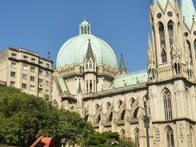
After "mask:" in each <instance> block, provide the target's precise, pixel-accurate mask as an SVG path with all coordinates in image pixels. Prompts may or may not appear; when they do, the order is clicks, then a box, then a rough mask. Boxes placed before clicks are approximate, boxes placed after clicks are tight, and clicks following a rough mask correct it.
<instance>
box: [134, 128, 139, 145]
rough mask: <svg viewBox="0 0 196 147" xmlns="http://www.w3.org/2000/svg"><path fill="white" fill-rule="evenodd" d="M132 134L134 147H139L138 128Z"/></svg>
mask: <svg viewBox="0 0 196 147" xmlns="http://www.w3.org/2000/svg"><path fill="white" fill-rule="evenodd" d="M134 134H135V146H136V147H139V146H140V143H139V129H138V128H136V129H135V130H134Z"/></svg>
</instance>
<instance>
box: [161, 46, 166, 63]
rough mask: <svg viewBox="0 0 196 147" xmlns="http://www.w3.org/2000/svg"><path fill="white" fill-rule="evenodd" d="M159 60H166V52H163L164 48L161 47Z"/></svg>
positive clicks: (163, 61)
mask: <svg viewBox="0 0 196 147" xmlns="http://www.w3.org/2000/svg"><path fill="white" fill-rule="evenodd" d="M161 60H162V63H165V62H167V54H166V52H165V49H164V48H162V52H161Z"/></svg>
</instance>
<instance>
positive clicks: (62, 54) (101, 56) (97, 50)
mask: <svg viewBox="0 0 196 147" xmlns="http://www.w3.org/2000/svg"><path fill="white" fill-rule="evenodd" d="M89 39H90V43H91V48H92V51H93V54H94V55H95V58H96V61H97V64H104V65H110V66H111V67H113V68H116V69H117V60H116V56H115V53H114V51H113V50H112V48H111V47H110V46H109V45H108V44H107V43H106V42H105V41H104V40H102V39H100V38H98V37H96V36H94V35H92V34H91V26H90V24H89V23H88V22H87V21H84V22H82V23H81V24H80V30H79V35H78V36H76V37H73V38H71V39H69V40H68V41H66V42H65V43H64V44H63V45H62V47H61V48H60V50H59V52H58V55H57V61H56V67H57V68H59V67H63V66H64V65H66V64H67V65H70V64H80V63H82V62H83V60H84V57H85V56H86V53H87V49H88V45H89Z"/></svg>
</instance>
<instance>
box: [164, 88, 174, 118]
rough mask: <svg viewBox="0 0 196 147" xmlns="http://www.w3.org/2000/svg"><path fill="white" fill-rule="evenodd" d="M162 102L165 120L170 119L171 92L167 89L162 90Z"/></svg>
mask: <svg viewBox="0 0 196 147" xmlns="http://www.w3.org/2000/svg"><path fill="white" fill-rule="evenodd" d="M163 102H164V111H165V120H171V119H172V118H173V117H172V104H171V93H170V91H169V90H168V89H166V88H165V89H164V90H163Z"/></svg>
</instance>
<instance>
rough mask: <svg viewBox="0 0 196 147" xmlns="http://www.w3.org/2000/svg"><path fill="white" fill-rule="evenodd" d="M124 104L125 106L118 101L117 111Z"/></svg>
mask: <svg viewBox="0 0 196 147" xmlns="http://www.w3.org/2000/svg"><path fill="white" fill-rule="evenodd" d="M122 104H123V102H122V101H121V100H120V101H118V103H117V110H119V109H120V107H121V106H122Z"/></svg>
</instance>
